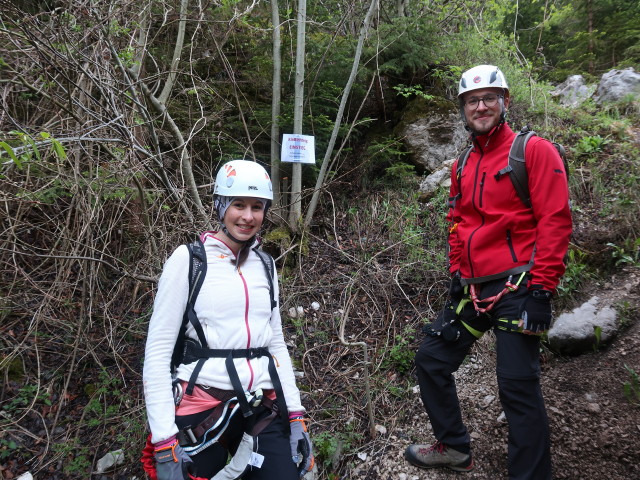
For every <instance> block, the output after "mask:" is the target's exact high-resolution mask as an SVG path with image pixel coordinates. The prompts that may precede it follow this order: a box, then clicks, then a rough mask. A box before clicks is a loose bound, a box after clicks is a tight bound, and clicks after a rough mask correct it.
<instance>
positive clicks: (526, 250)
mask: <svg viewBox="0 0 640 480" xmlns="http://www.w3.org/2000/svg"><path fill="white" fill-rule="evenodd" d="M458 100H459V104H460V113H461V117H462V120H463V122H464V123H465V126H466V128H467V130H469V131H470V132H471V140H472V142H473V149H472V151H471V152H470V154H469V156H468V158H467V161H466V163H465V165H464V168H459V166H458V165H457V163H458V162H456V164H454V165H453V169H452V173H451V175H452V181H451V188H450V199H449V201H450V210H449V214H448V216H447V218H448V220H449V222H450V228H449V238H448V243H449V263H450V266H449V269H450V273H451V275H452V281H451V285H450V289H449V300H448V303H447V305H446V307H445V308H444V309H443V311H442V312H441V313H440V315H438V318H437V319H436V320H435V322H434V324H433V325H431V326H430V328H428V327H427V329H426V330H425V331H426V333H427V335H426V336H425V338H424V340H423V342H422V344H421V345H420V348H419V349H418V352H417V354H416V359H415V362H416V367H417V373H418V381H419V384H420V392H421V397H422V401H423V403H424V406H425V408H426V411H427V414H428V416H429V420H430V421H431V425H432V426H433V432H434V435H435V437H436V440H437V441H436V442H435V443H434V444H433V445H430V446H429V445H411V446H409V447H408V448H407V450H406V452H405V456H406V458H407V460H408V461H409V462H410V463H412V464H413V465H416V466H418V467H423V468H430V467H446V468H450V469H452V470H456V471H462V472H466V471H470V470H471V469H472V468H473V466H474V462H473V456H472V452H471V445H470V437H469V433H468V431H467V428H466V427H465V425H464V424H463V421H462V415H461V411H460V404H459V401H458V396H457V392H456V386H455V380H454V378H453V375H452V374H453V372H455V371H456V370H457V369H458V367H459V366H460V364H461V363H462V361H463V360H464V358H465V357H466V356H467V354H468V353H469V350H470V348H471V346H472V345H473V344H474V342H475V341H476V340H477V339H478V338H480V337H481V336H482V334H483V333H484V332H486V331H488V330H489V329H493V330H494V333H495V337H496V355H497V359H496V362H497V367H496V375H497V379H498V389H499V396H500V401H501V404H502V407H503V409H504V412H505V414H506V419H507V422H508V426H509V436H508V474H509V479H513V480H515V479H518V480H524V479H529V480H547V479H551V455H550V438H549V424H548V419H547V414H546V410H545V406H544V401H543V398H542V391H541V388H540V358H539V352H540V335H542V334H544V333H545V332H546V331H547V330H548V329H549V327H550V325H551V317H552V314H551V297H552V295H553V293H554V292H555V289H556V287H557V285H558V282H559V280H560V277H561V276H562V274H563V273H564V269H565V266H564V262H563V258H564V255H565V253H566V251H567V248H568V245H569V236H570V234H571V214H570V210H569V195H568V187H567V177H566V173H565V168H564V165H563V162H562V159H561V158H560V156H559V154H558V152H557V150H556V149H555V147H554V146H553V145H552V144H551V143H550V142H548V141H547V140H544V139H542V138H540V137H536V136H534V137H532V138H531V139H530V140H529V141H528V142H527V146H526V154H525V158H526V163H525V165H526V169H527V172H528V177H529V180H528V184H529V190H530V195H531V207H527V206H526V205H525V204H524V203H523V201H522V200H521V199H520V198H519V197H518V195H517V193H516V190H515V188H514V186H513V184H512V182H511V181H510V180H509V178H508V177H509V175H508V174H500V173H498V172H500V171H501V170H503V169H504V168H505V167H506V166H507V165H508V155H509V149H510V147H511V144H512V143H513V141H514V138H515V133H514V132H513V131H512V130H511V128H510V127H509V125H508V124H507V123H506V121H505V117H506V112H507V108H508V107H509V103H510V97H509V88H508V86H507V82H506V79H505V77H504V74H503V73H502V72H501V71H500V69H499V68H497V67H495V66H492V65H479V66H476V67H474V68H472V69H470V70H468V71H466V72H465V73H464V74H463V75H462V78H461V79H460V85H459V94H458Z"/></svg>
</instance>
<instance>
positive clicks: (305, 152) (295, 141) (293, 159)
mask: <svg viewBox="0 0 640 480" xmlns="http://www.w3.org/2000/svg"><path fill="white" fill-rule="evenodd" d="M280 161H281V162H289V163H314V164H315V163H316V150H315V137H313V135H296V134H288V133H285V134H284V135H282V154H281V155H280Z"/></svg>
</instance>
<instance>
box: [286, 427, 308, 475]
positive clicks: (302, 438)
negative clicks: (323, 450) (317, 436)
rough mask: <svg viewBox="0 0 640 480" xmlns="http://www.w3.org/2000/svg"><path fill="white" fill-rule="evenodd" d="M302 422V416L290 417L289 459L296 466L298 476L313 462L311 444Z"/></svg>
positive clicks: (304, 472) (305, 471)
mask: <svg viewBox="0 0 640 480" xmlns="http://www.w3.org/2000/svg"><path fill="white" fill-rule="evenodd" d="M304 422H305V421H304V419H303V418H302V417H295V418H292V419H291V423H290V425H291V436H290V437H289V443H290V444H291V459H292V460H293V462H294V463H295V464H296V465H297V466H298V475H300V477H303V476H304V475H305V474H306V473H307V472H309V471H311V469H312V468H313V464H314V458H313V446H312V445H311V438H310V437H309V433H308V432H307V426H306V425H305V423H304Z"/></svg>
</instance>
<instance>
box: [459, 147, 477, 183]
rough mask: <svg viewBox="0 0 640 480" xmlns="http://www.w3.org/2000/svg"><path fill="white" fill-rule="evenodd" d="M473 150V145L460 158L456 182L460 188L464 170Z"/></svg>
mask: <svg viewBox="0 0 640 480" xmlns="http://www.w3.org/2000/svg"><path fill="white" fill-rule="evenodd" d="M471 150H473V144H471V145H468V146H467V148H466V149H465V150H464V151H463V152H462V153H461V154H460V156H459V157H458V168H456V181H457V182H458V186H460V179H461V178H462V169H463V168H464V166H465V165H466V163H467V160H468V159H469V155H470V154H471Z"/></svg>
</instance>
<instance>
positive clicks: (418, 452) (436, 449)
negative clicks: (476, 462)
mask: <svg viewBox="0 0 640 480" xmlns="http://www.w3.org/2000/svg"><path fill="white" fill-rule="evenodd" d="M404 456H405V458H406V459H407V461H408V462H409V463H410V464H411V465H415V466H416V467H420V468H434V467H445V468H450V469H451V470H455V471H456V472H470V471H471V470H473V458H472V457H471V454H470V453H462V452H459V451H457V450H454V449H453V448H450V447H447V446H446V445H445V444H444V443H442V442H436V443H434V444H433V445H409V446H408V447H407V449H406V450H405V452H404Z"/></svg>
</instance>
